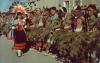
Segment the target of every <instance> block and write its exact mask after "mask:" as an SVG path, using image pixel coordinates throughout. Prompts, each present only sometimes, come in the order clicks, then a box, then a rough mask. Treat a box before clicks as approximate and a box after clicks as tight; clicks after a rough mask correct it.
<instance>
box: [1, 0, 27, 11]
mask: <svg viewBox="0 0 100 63" xmlns="http://www.w3.org/2000/svg"><path fill="white" fill-rule="evenodd" d="M14 1H24V2H26V1H27V0H0V11H1V12H6V11H8V9H9V6H10V5H11V3H13V2H14Z"/></svg>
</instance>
